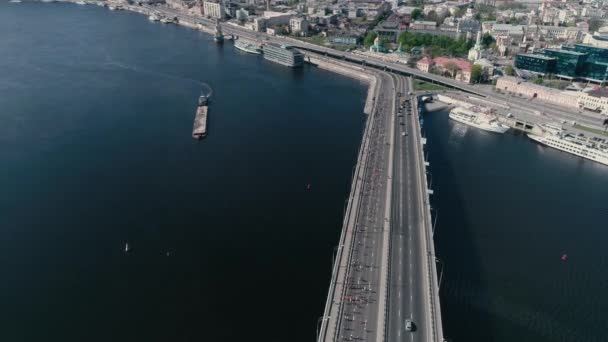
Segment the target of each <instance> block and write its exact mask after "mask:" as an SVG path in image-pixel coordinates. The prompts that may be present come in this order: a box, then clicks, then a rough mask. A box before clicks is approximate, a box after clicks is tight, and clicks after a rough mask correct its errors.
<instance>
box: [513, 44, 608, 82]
mask: <svg viewBox="0 0 608 342" xmlns="http://www.w3.org/2000/svg"><path fill="white" fill-rule="evenodd" d="M515 66H516V67H517V68H520V69H523V70H528V71H532V72H537V73H540V74H555V75H557V76H560V77H564V78H568V79H580V80H588V81H593V82H600V83H602V82H606V81H608V49H606V48H601V47H596V46H591V45H585V44H575V45H572V46H563V47H562V48H561V49H545V50H541V51H540V52H538V53H537V54H518V55H517V57H516V58H515Z"/></svg>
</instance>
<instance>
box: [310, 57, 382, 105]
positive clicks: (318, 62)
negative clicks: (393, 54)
mask: <svg viewBox="0 0 608 342" xmlns="http://www.w3.org/2000/svg"><path fill="white" fill-rule="evenodd" d="M305 55H306V61H307V62H308V63H310V64H312V65H315V66H316V67H318V68H320V69H323V70H327V71H331V72H333V73H336V74H340V75H342V76H346V77H350V78H352V79H355V80H359V81H361V82H363V83H366V84H367V87H368V88H367V98H366V99H365V107H364V109H363V112H364V113H365V114H371V111H372V108H373V105H374V101H375V98H376V91H377V90H376V84H377V82H378V75H377V73H376V72H375V71H372V70H369V69H365V68H363V67H360V66H355V65H353V64H351V63H343V62H339V61H336V60H334V59H331V58H326V57H322V56H319V55H316V54H312V53H306V54H305Z"/></svg>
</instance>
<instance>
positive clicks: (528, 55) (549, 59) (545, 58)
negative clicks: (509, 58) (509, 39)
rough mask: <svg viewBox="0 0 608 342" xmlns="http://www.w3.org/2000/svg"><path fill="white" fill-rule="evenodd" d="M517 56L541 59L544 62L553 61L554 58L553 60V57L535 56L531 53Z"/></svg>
mask: <svg viewBox="0 0 608 342" xmlns="http://www.w3.org/2000/svg"><path fill="white" fill-rule="evenodd" d="M517 56H524V57H532V58H538V59H542V60H545V61H551V60H555V58H553V57H547V56H544V55H535V54H533V53H518V54H517Z"/></svg>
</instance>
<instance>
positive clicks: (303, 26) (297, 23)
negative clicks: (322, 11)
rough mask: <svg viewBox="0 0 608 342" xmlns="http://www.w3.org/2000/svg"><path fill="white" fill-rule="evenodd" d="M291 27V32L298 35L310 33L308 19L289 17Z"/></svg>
mask: <svg viewBox="0 0 608 342" xmlns="http://www.w3.org/2000/svg"><path fill="white" fill-rule="evenodd" d="M289 28H290V29H291V32H292V33H294V34H298V35H306V34H307V33H308V20H306V19H304V18H301V17H297V18H291V19H289Z"/></svg>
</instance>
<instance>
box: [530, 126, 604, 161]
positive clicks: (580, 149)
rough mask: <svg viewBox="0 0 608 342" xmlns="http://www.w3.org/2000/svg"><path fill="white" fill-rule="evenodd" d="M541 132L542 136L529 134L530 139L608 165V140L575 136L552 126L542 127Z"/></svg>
mask: <svg viewBox="0 0 608 342" xmlns="http://www.w3.org/2000/svg"><path fill="white" fill-rule="evenodd" d="M541 130H542V134H540V135H536V134H528V137H529V138H530V139H532V140H534V141H537V142H539V143H541V144H543V145H546V146H550V147H553V148H555V149H558V150H560V151H563V152H566V153H570V154H574V155H576V156H579V157H583V158H585V159H589V160H593V161H595V162H598V163H601V164H604V165H608V140H607V139H600V138H591V137H586V136H584V135H582V134H580V135H575V134H573V133H568V132H565V131H563V130H562V129H561V128H559V129H557V128H556V127H554V126H550V125H543V126H541Z"/></svg>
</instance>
